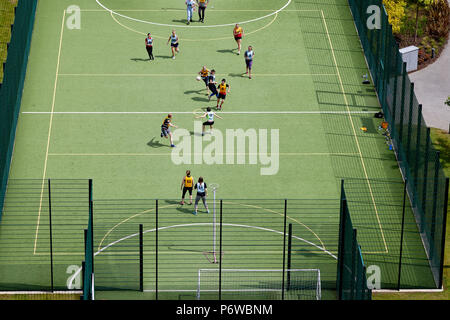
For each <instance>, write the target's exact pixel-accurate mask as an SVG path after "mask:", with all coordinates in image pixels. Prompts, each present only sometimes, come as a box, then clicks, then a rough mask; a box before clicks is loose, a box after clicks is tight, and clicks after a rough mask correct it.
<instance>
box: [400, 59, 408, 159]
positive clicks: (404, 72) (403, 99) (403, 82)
mask: <svg viewBox="0 0 450 320" xmlns="http://www.w3.org/2000/svg"><path fill="white" fill-rule="evenodd" d="M406 74H407V72H406V62H403V65H402V97H401V102H400V119H399V120H400V123H399V131H398V143H400V144H402V138H403V115H404V110H405V90H406ZM401 160H405V159H401Z"/></svg>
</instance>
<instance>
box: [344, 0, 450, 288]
mask: <svg viewBox="0 0 450 320" xmlns="http://www.w3.org/2000/svg"><path fill="white" fill-rule="evenodd" d="M349 4H350V9H351V12H352V15H353V18H354V22H355V25H356V28H357V30H358V33H359V37H360V40H361V45H362V47H363V49H364V54H365V57H366V60H367V64H368V66H369V69H370V73H371V75H372V79H373V82H374V85H375V88H376V91H377V95H378V99H379V102H380V104H381V107H382V110H383V113H384V116H385V119H386V121H387V122H388V124H389V126H388V132H389V135H390V138H391V140H392V145H393V147H394V150H395V153H396V156H397V160H398V163H399V166H400V170H401V172H402V175H403V178H404V179H405V181H406V182H407V192H408V196H409V201H410V202H411V209H412V211H413V213H414V217H415V221H416V223H417V225H418V228H419V230H420V234H421V238H422V241H423V244H424V247H425V251H426V255H427V259H428V261H429V264H430V267H431V269H432V271H433V277H434V281H435V287H441V286H442V261H443V258H444V257H443V252H444V250H443V248H444V247H443V246H444V241H445V239H444V237H443V230H444V229H443V228H444V223H443V222H444V217H445V216H446V212H447V208H446V205H445V199H446V194H447V193H446V177H445V175H444V172H443V169H442V167H441V165H440V163H439V151H437V150H436V149H435V148H434V147H433V146H432V144H431V141H430V132H429V129H428V128H427V126H426V124H425V121H424V118H423V116H422V106H421V104H420V103H419V101H418V100H417V97H416V96H415V93H414V83H411V81H410V79H409V77H408V74H407V72H406V64H405V63H404V62H403V60H402V57H401V55H400V53H399V47H398V45H397V43H396V41H395V39H394V36H393V34H392V27H391V25H390V24H389V21H388V16H387V14H386V11H385V8H384V6H383V4H382V1H381V0H358V1H357V0H349Z"/></svg>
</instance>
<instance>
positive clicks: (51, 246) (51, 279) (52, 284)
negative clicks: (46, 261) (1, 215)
mask: <svg viewBox="0 0 450 320" xmlns="http://www.w3.org/2000/svg"><path fill="white" fill-rule="evenodd" d="M47 181H48V182H47V184H48V224H49V236H50V285H51V290H52V292H53V291H54V282H53V235H52V234H53V232H52V192H51V184H50V179H48V180H47Z"/></svg>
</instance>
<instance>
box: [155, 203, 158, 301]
mask: <svg viewBox="0 0 450 320" xmlns="http://www.w3.org/2000/svg"><path fill="white" fill-rule="evenodd" d="M158 250H159V249H158V199H156V203H155V300H158Z"/></svg>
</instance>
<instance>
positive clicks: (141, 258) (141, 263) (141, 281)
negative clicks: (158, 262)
mask: <svg viewBox="0 0 450 320" xmlns="http://www.w3.org/2000/svg"><path fill="white" fill-rule="evenodd" d="M139 291H141V292H144V226H143V225H142V224H140V225H139Z"/></svg>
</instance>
